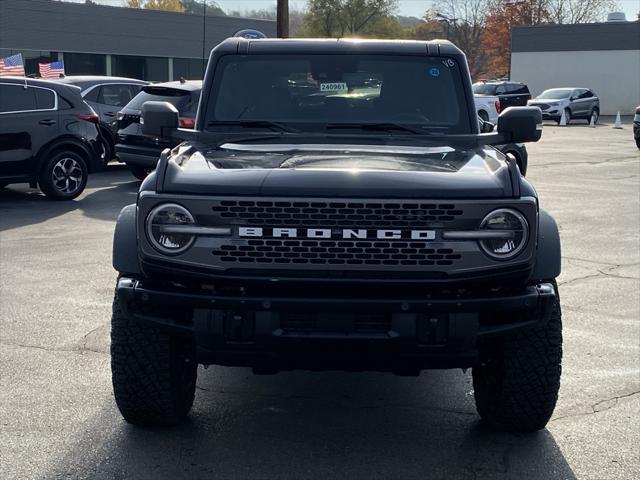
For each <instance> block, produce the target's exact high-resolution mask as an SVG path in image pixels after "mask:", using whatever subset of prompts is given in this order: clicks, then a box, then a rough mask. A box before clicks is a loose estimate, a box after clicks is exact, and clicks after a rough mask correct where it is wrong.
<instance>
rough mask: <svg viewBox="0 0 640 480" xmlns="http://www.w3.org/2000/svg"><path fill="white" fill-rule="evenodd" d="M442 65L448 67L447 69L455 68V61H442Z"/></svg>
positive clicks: (448, 59)
mask: <svg viewBox="0 0 640 480" xmlns="http://www.w3.org/2000/svg"><path fill="white" fill-rule="evenodd" d="M442 64H443V65H445V66H447V67H454V66H455V62H454V61H453V60H451V59H450V58H447V59H446V60H442Z"/></svg>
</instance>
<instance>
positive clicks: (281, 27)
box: [276, 0, 289, 38]
mask: <svg viewBox="0 0 640 480" xmlns="http://www.w3.org/2000/svg"><path fill="white" fill-rule="evenodd" d="M276 32H277V33H276V35H277V37H278V38H289V0H278V3H277V6H276Z"/></svg>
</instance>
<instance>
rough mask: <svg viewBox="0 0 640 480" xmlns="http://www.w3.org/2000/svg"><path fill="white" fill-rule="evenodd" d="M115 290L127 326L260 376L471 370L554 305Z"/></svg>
mask: <svg viewBox="0 0 640 480" xmlns="http://www.w3.org/2000/svg"><path fill="white" fill-rule="evenodd" d="M117 293H118V298H119V302H120V305H121V308H122V312H123V314H124V315H125V317H127V318H128V319H130V320H132V321H135V322H139V323H141V324H146V325H151V326H154V327H156V328H161V329H166V330H168V331H170V332H172V333H175V334H179V335H186V336H189V337H191V338H193V340H194V344H195V346H196V351H197V360H198V362H199V363H203V364H219V365H230V366H250V367H253V368H254V371H257V372H259V373H271V372H275V371H279V370H290V369H296V368H303V369H312V370H332V369H338V370H352V369H353V370H382V371H394V372H396V373H404V374H415V373H417V372H419V371H420V370H421V369H424V368H454V367H462V368H465V367H470V366H473V364H474V363H475V360H476V353H477V352H476V347H477V343H478V340H481V339H484V338H487V337H492V336H501V335H508V334H510V333H513V332H517V331H519V330H521V329H525V328H529V327H532V326H536V325H540V324H544V323H545V322H546V321H547V320H548V318H549V316H550V314H551V310H552V306H553V303H554V301H555V290H554V288H553V285H551V284H550V283H542V284H538V285H534V286H527V287H522V288H520V289H518V290H515V291H514V290H512V291H510V292H509V293H508V294H506V293H500V292H493V293H491V292H488V293H484V294H483V295H479V294H475V295H474V294H469V293H467V294H464V295H461V294H453V293H446V294H445V293H440V294H433V295H425V296H424V297H423V298H406V299H403V298H364V297H355V296H354V297H352V298H349V297H344V296H340V297H335V298H329V297H318V296H316V295H313V296H312V295H309V296H308V297H304V298H303V297H285V296H282V297H273V296H271V297H269V298H261V297H248V296H222V295H217V294H215V293H212V292H211V293H207V292H206V291H202V290H193V289H188V288H186V287H181V286H172V287H168V286H167V285H164V286H158V285H152V284H150V283H148V282H145V281H139V280H135V279H132V278H126V277H121V278H120V280H119V281H118V286H117ZM283 293H286V292H283Z"/></svg>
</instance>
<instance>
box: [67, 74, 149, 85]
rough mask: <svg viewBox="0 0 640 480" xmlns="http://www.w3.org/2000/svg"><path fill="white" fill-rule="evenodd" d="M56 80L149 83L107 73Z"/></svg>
mask: <svg viewBox="0 0 640 480" xmlns="http://www.w3.org/2000/svg"><path fill="white" fill-rule="evenodd" d="M54 80H55V81H56V82H61V83H119V82H127V83H139V84H147V83H149V82H147V81H145V80H140V79H137V78H127V77H109V76H106V75H67V76H65V77H61V78H55V79H54Z"/></svg>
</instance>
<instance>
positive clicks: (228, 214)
mask: <svg viewBox="0 0 640 480" xmlns="http://www.w3.org/2000/svg"><path fill="white" fill-rule="evenodd" d="M211 209H212V210H213V212H214V215H216V216H218V217H220V219H221V220H222V221H224V222H228V223H236V224H237V223H242V224H245V225H268V226H279V225H287V226H290V227H295V226H311V227H354V226H357V227H358V228H373V227H375V228H384V227H394V228H398V227H412V228H416V229H418V228H423V227H427V226H429V225H431V224H433V223H434V222H437V223H446V222H451V221H454V220H456V219H457V218H458V217H461V216H462V215H463V211H462V209H461V208H459V207H458V206H456V205H455V204H452V203H426V202H425V203H422V202H410V203H409V202H380V203H377V202H376V203H373V202H371V203H370V202H362V203H357V202H322V201H305V202H300V201H291V202H287V201H267V200H221V201H219V202H216V204H215V205H213V206H212V207H211Z"/></svg>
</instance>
